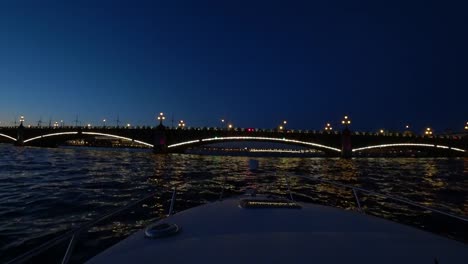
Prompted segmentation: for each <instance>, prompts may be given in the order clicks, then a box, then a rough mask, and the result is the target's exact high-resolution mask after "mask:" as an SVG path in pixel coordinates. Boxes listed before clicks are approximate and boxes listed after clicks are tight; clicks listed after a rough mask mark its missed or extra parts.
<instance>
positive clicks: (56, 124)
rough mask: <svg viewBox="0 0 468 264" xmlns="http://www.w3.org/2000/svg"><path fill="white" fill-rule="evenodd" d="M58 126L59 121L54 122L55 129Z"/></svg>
mask: <svg viewBox="0 0 468 264" xmlns="http://www.w3.org/2000/svg"><path fill="white" fill-rule="evenodd" d="M56 128H58V122H57V121H55V122H54V129H56Z"/></svg>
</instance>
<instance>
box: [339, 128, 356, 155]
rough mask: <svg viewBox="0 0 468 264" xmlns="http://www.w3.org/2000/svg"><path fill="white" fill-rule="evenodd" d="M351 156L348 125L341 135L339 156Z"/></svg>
mask: <svg viewBox="0 0 468 264" xmlns="http://www.w3.org/2000/svg"><path fill="white" fill-rule="evenodd" d="M352 156H353V151H352V148H351V131H349V129H348V127H346V128H345V129H343V133H342V135H341V157H342V158H351V157H352Z"/></svg>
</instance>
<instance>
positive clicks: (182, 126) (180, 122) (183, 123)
mask: <svg viewBox="0 0 468 264" xmlns="http://www.w3.org/2000/svg"><path fill="white" fill-rule="evenodd" d="M178 126H179V128H180V129H183V128H185V122H184V120H180V121H179V125H178Z"/></svg>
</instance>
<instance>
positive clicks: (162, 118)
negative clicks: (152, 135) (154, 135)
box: [158, 112, 166, 126]
mask: <svg viewBox="0 0 468 264" xmlns="http://www.w3.org/2000/svg"><path fill="white" fill-rule="evenodd" d="M165 119H166V117H165V116H164V113H163V112H161V113H159V115H158V120H159V125H160V126H162V124H163V120H165Z"/></svg>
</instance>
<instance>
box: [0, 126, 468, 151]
mask: <svg viewBox="0 0 468 264" xmlns="http://www.w3.org/2000/svg"><path fill="white" fill-rule="evenodd" d="M95 137H105V138H114V139H118V140H125V141H129V142H132V143H137V144H141V145H142V146H144V147H148V148H153V150H154V152H155V153H171V152H172V153H177V152H184V151H185V150H187V149H189V148H194V147H199V146H203V145H208V144H213V143H220V142H232V141H264V142H276V143H283V144H290V145H296V146H302V147H305V148H310V149H316V150H320V151H323V152H324V153H325V155H327V156H352V155H353V156H356V155H357V156H358V155H361V154H363V153H366V152H372V151H385V150H392V151H395V150H396V149H402V148H411V149H425V150H430V151H432V152H434V151H435V152H439V153H441V152H443V153H447V155H450V156H452V155H456V156H467V152H468V136H467V135H466V134H463V135H457V136H432V135H431V136H415V135H407V134H403V133H393V134H384V135H383V134H379V133H365V132H350V131H349V130H347V129H345V130H344V131H340V132H338V131H301V130H299V131H298V130H285V131H278V130H267V129H219V128H190V129H170V128H166V127H164V126H158V127H156V128H150V127H142V128H124V127H122V128H115V127H93V128H88V127H63V128H62V127H57V128H42V127H31V128H27V127H23V126H21V125H20V126H19V127H9V128H6V127H3V128H0V142H3V143H7V142H9V143H13V144H15V145H17V146H47V147H51V146H57V145H60V144H63V143H64V142H66V141H68V140H74V139H87V138H95ZM344 142H351V144H348V143H346V144H344Z"/></svg>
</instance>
